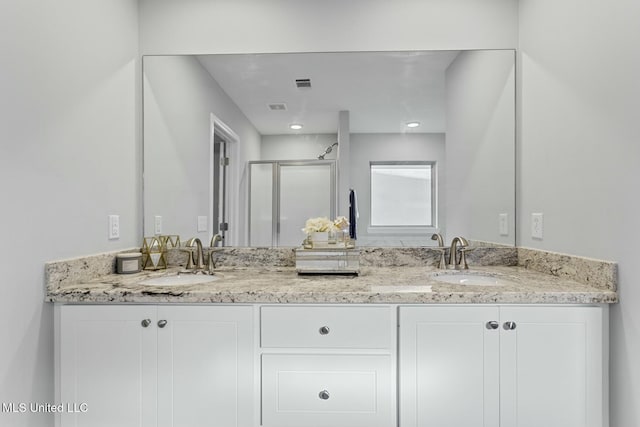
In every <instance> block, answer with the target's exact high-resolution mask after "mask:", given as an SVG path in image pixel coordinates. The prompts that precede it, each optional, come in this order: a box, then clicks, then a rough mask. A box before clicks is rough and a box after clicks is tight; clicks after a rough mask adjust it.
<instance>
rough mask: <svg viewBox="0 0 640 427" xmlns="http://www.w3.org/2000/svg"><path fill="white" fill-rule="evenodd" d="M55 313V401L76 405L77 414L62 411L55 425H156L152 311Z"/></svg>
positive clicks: (92, 309)
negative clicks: (56, 383)
mask: <svg viewBox="0 0 640 427" xmlns="http://www.w3.org/2000/svg"><path fill="white" fill-rule="evenodd" d="M59 309H60V310H59V313H58V315H59V324H58V325H59V328H58V330H59V337H58V343H57V345H58V348H57V357H58V371H59V372H58V375H59V377H58V378H57V382H58V387H57V394H59V395H57V396H56V402H60V403H64V405H65V407H66V406H67V405H72V406H71V408H73V407H74V405H75V408H76V409H77V411H73V410H72V411H67V410H66V408H65V411H63V412H62V413H61V414H57V415H56V425H60V426H63V427H70V426H73V427H113V426H119V427H152V426H155V425H156V410H157V403H156V396H157V379H156V372H157V363H156V358H157V346H156V345H157V344H156V328H154V327H153V322H154V321H155V320H156V317H155V312H156V309H155V307H152V306H84V305H83V306H80V305H77V306H62V307H59ZM145 325H146V326H145ZM58 416H59V418H58Z"/></svg>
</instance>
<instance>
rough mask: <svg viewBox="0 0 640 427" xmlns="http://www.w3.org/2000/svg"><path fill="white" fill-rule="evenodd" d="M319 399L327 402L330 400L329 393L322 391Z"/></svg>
mask: <svg viewBox="0 0 640 427" xmlns="http://www.w3.org/2000/svg"><path fill="white" fill-rule="evenodd" d="M318 397H319V398H320V399H322V400H327V399H329V392H328V391H327V390H322V391H321V392H320V393H318Z"/></svg>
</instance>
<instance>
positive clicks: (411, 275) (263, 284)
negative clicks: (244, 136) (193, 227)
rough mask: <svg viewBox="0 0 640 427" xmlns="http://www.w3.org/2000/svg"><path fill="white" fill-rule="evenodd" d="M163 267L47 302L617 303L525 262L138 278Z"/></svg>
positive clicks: (58, 293) (52, 294)
mask: <svg viewBox="0 0 640 427" xmlns="http://www.w3.org/2000/svg"><path fill="white" fill-rule="evenodd" d="M180 270H181V268H179V267H174V268H170V269H168V270H162V271H158V272H144V271H143V272H141V273H136V274H128V275H117V274H106V275H102V276H100V277H96V278H92V279H88V280H82V281H76V282H72V283H59V284H57V285H55V286H51V285H49V286H48V289H47V292H46V300H47V301H50V302H57V303H85V304H90V303H390V304H394V303H402V304H414V303H417V304H424V303H427V304H435V303H446V304H451V303H481V304H492V303H493V304H601V303H615V302H617V301H618V297H617V293H616V292H615V289H614V288H613V289H610V288H603V287H601V286H594V285H593V284H585V283H580V282H578V281H574V280H571V279H570V278H567V277H558V276H555V275H553V274H545V273H540V272H537V271H534V270H531V269H528V268H525V267H522V266H514V267H502V266H490V267H474V268H473V269H472V271H475V272H478V273H487V272H488V273H491V274H494V275H497V276H498V277H500V278H501V279H502V280H505V281H506V284H504V285H492V286H486V285H481V286H478V285H454V284H447V283H443V282H440V281H437V280H435V279H434V278H433V274H434V273H438V272H442V271H443V270H437V269H435V268H433V267H425V266H381V267H374V266H365V267H361V270H360V275H358V276H349V275H299V274H297V272H296V270H295V268H294V267H275V266H270V267H258V266H251V267H240V266H235V267H223V268H219V269H217V270H216V272H215V274H214V275H213V276H210V277H211V279H212V280H211V281H210V282H206V283H201V284H195V285H173V286H157V285H144V284H141V283H140V282H141V281H143V280H145V279H148V278H150V277H157V276H162V275H167V274H177V273H178V272H179V271H180Z"/></svg>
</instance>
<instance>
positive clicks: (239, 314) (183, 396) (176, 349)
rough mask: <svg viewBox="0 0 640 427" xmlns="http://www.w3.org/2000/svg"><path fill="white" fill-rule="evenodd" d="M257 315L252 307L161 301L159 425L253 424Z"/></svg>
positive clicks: (226, 426) (217, 426)
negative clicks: (254, 332) (179, 304)
mask: <svg viewBox="0 0 640 427" xmlns="http://www.w3.org/2000/svg"><path fill="white" fill-rule="evenodd" d="M252 317H253V311H252V307H242V306H238V307H231V306H224V307H211V306H160V307H158V322H160V323H159V324H160V325H164V326H163V327H161V328H158V427H240V426H242V427H252V426H253V418H254V417H253V413H254V412H253V368H254V359H253V322H252ZM163 321H164V322H166V323H164V322H163Z"/></svg>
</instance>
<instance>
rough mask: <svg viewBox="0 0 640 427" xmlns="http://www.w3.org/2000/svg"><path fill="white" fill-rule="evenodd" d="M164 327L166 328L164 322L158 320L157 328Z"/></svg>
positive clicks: (165, 322)
mask: <svg viewBox="0 0 640 427" xmlns="http://www.w3.org/2000/svg"><path fill="white" fill-rule="evenodd" d="M165 326H167V321H166V320H164V319H163V320H158V328H164V327H165Z"/></svg>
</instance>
